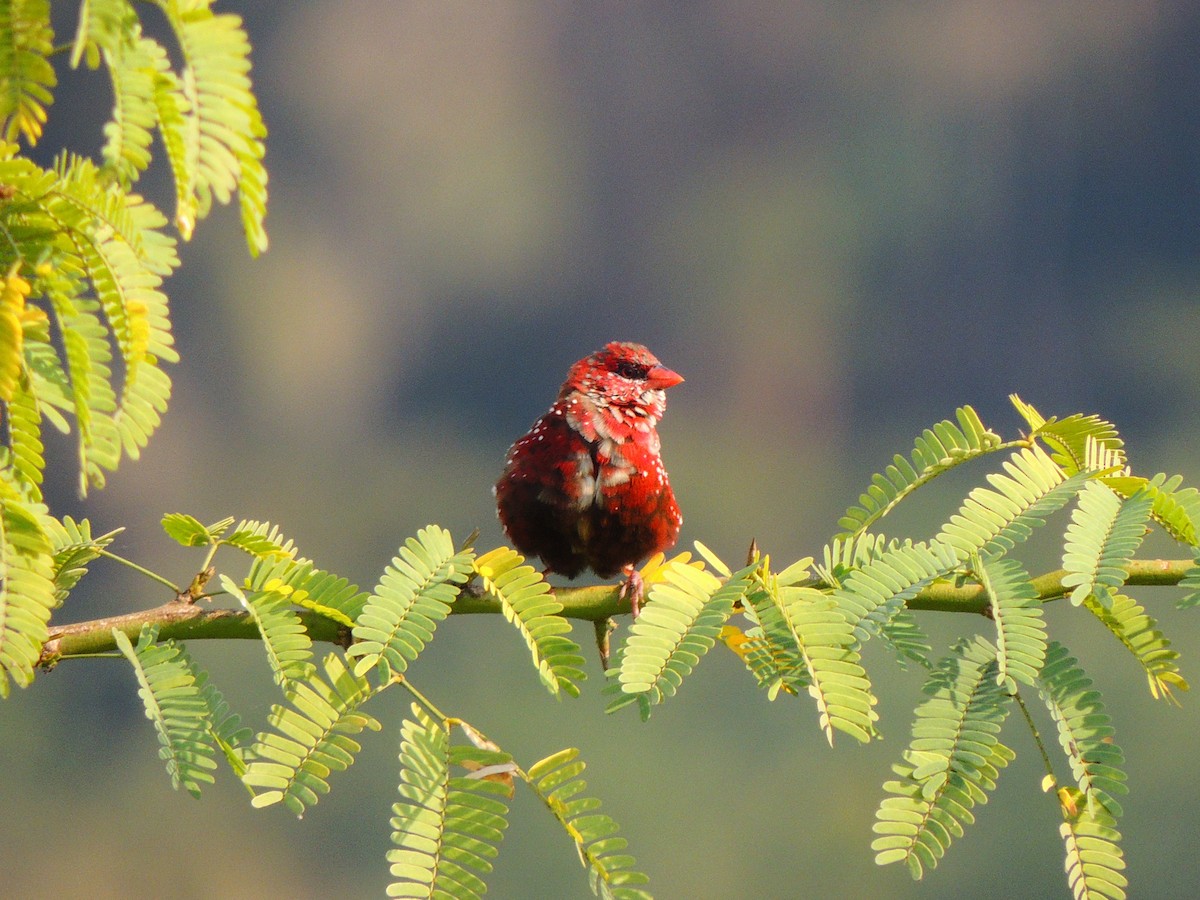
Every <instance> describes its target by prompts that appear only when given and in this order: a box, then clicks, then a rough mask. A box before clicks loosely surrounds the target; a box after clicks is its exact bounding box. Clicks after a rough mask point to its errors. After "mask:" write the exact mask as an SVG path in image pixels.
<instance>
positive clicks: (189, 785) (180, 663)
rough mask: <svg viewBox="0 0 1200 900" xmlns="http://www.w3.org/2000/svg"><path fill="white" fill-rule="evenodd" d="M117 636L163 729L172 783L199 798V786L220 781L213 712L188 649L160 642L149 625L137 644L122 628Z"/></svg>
mask: <svg viewBox="0 0 1200 900" xmlns="http://www.w3.org/2000/svg"><path fill="white" fill-rule="evenodd" d="M112 635H113V639H114V640H115V641H116V643H117V647H118V648H119V649H120V651H121V653H123V654H124V656H125V658H126V659H128V660H129V663H130V665H132V666H133V670H134V673H135V674H136V675H137V679H138V683H139V684H140V685H141V687H139V688H138V695H139V696H140V697H141V698H142V704H143V706H144V707H145V710H146V718H148V719H149V720H150V721H151V722H153V723H154V729H155V731H157V732H158V740H159V743H160V744H161V745H162V746H161V748H160V749H159V752H158V755H159V756H160V757H161V758H162V759H163V760H164V761H165V762H166V764H167V771H168V772H169V773H170V775H171V783H172V784H173V785H174V786H175V788H176V789H178V788H179V787H180V786H182V787H183V788H184V789H186V790H187V792H188V793H189V794H191V795H192V796H193V797H199V796H200V786H201V785H202V784H212V783H213V781H214V780H215V779H214V778H213V775H212V770H213V769H215V768H216V767H217V763H216V760H215V759H214V758H213V749H212V745H211V744H210V743H209V723H210V719H211V713H210V710H209V707H208V704H207V702H206V701H205V696H204V694H203V692H202V691H201V688H200V685H198V684H197V683H196V673H195V671H194V669H193V666H192V664H191V661H190V659H189V658H188V655H187V653H186V651H185V650H184V649H183V648H182V647H180V646H179V645H178V644H176V643H174V642H173V641H165V642H163V643H162V644H157V643H155V641H156V639H157V637H158V632H157V630H156V629H154V628H152V627H150V626H143V628H142V632H141V634H140V635H139V636H138V642H137V646H134V645H133V643H132V642H131V641H130V640H129V638H128V637H127V636H126V635H125V633H124V632H123V631H121V630H120V629H118V628H114V629H113V630H112Z"/></svg>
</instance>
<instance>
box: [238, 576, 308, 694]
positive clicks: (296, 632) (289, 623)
mask: <svg viewBox="0 0 1200 900" xmlns="http://www.w3.org/2000/svg"><path fill="white" fill-rule="evenodd" d="M221 586H222V587H223V588H224V589H225V591H226V592H227V593H229V594H230V595H231V596H233V597H234V598H235V599H236V600H237V601H238V603H240V604H241V605H242V607H243V608H244V609H245V610H246V611H247V612H248V613H250V617H251V618H253V619H254V624H256V625H257V626H258V631H259V634H260V635H261V636H262V642H263V648H264V649H265V650H266V651H267V661H268V662H269V663H270V664H271V671H272V672H273V673H274V675H275V681H276V683H277V684H285V683H287V682H289V681H304V680H307V679H310V678H312V677H313V675H314V674H315V673H316V666H315V665H314V664H313V662H312V655H313V651H312V640H311V639H310V638H309V636H308V632H307V631H306V630H305V629H304V623H303V622H301V621H300V616H298V615H297V614H296V612H295V610H293V609H292V594H293V589H292V587H291V586H290V585H288V584H286V583H284V582H283V581H281V580H280V579H275V580H273V581H269V582H267V584H266V585H264V586H263V589H262V590H260V591H254V592H253V593H251V594H249V595H247V594H246V593H245V592H243V591H242V590H241V588H239V587H238V586H237V585H236V584H235V583H234V582H233V580H232V579H231V578H229V576H227V575H222V576H221Z"/></svg>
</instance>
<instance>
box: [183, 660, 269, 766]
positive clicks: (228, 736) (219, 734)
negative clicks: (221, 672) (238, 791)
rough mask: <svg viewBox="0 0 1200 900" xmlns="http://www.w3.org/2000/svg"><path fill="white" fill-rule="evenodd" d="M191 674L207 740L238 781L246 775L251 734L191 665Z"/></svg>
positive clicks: (205, 676) (206, 674) (212, 686)
mask: <svg viewBox="0 0 1200 900" xmlns="http://www.w3.org/2000/svg"><path fill="white" fill-rule="evenodd" d="M192 671H193V674H194V675H195V679H196V687H197V688H198V689H199V690H200V696H201V697H203V698H204V705H205V706H206V707H207V708H208V736H209V738H210V739H211V740H212V741H213V742H214V743H215V744H216V745H217V748H218V749H219V750H220V751H221V752H222V753H223V754H225V760H226V761H227V762H228V763H229V767H230V768H231V769H233V773H234V774H235V775H237V777H238V778H241V777H242V776H243V775H245V774H246V749H247V747H248V746H249V741H250V739H251V738H252V737H253V736H254V732H253V731H251V730H250V729H249V728H248V727H247V726H245V725H243V724H242V719H241V716H239V715H238V714H237V713H235V712H233V711H232V710H231V709H230V708H229V704H228V703H227V702H226V701H225V697H224V696H223V695H222V694H221V692H220V690H218V689H217V686H216V685H215V684H213V683H212V682H211V681H210V680H209V678H208V673H207V672H205V671H204V670H202V669H199V668H198V667H196V666H195V664H194V663H193V665H192Z"/></svg>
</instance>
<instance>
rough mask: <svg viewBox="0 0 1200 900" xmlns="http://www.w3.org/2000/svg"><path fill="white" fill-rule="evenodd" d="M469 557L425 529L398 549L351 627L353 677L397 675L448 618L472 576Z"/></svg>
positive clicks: (443, 535)
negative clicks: (382, 672)
mask: <svg viewBox="0 0 1200 900" xmlns="http://www.w3.org/2000/svg"><path fill="white" fill-rule="evenodd" d="M472 557H473V554H472V553H471V551H469V550H464V551H461V552H456V551H455V549H454V541H453V540H452V539H451V537H450V532H448V531H446V530H445V529H444V528H440V527H438V526H437V525H430V526H428V527H427V528H422V529H421V530H420V531H418V532H417V536H416V537H415V538H409V539H408V540H407V541H405V543H404V546H402V547H400V549H399V551H398V552H397V554H396V556H394V557H392V562H391V565H389V566H388V567H387V569H386V571H385V572H384V573H383V577H382V578H381V579H380V581H379V584H378V585H377V586H376V588H375V591H374V592H373V593H372V594H371V597H370V599H369V600H368V601H367V604H366V606H365V607H364V608H363V610H362V613H361V614H360V615H359V616H358V618H357V620H356V624H355V626H354V640H355V643H354V645H353V646H352V647H351V648H350V649H349V651H347V654H346V655H347V656H349V657H351V658H357V659H358V663H357V665H356V666H355V669H354V671H355V673H356V674H358V675H362V674H364V673H365V672H368V671H370V670H371V669H373V668H375V667H376V666H379V665H380V664H381V663H382V664H383V665H384V666H386V668H387V670H388V671H389V672H390V673H394V674H397V675H399V674H401V673H403V672H404V671H405V670H406V669H407V668H408V664H409V663H410V662H412V661H413V660H414V659H416V658H417V656H418V654H420V652H421V651H422V650H423V649H424V648H425V645H426V644H427V643H429V641H430V640H431V639H432V638H433V631H434V629H435V628H437V623H438V622H440V621H441V620H442V619H444V618H446V616H447V615H449V614H450V604H451V603H453V602H454V598H455V597H457V596H458V591H459V585H461V584H463V583H464V582H465V581H466V580H467V577H468V575H469V573H470V572H471V560H472Z"/></svg>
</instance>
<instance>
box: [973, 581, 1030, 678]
mask: <svg viewBox="0 0 1200 900" xmlns="http://www.w3.org/2000/svg"><path fill="white" fill-rule="evenodd" d="M973 568H974V570H975V575H976V577H977V578H978V579H979V583H980V584H981V585H982V586H983V590H984V593H985V594H986V595H987V598H988V603H989V604H990V608H991V613H992V619H993V620H995V622H996V679H997V681H998V682H999V683H1000V684H1003V685H1005V686H1006V687H1007V688H1008V690H1010V691H1013V690H1015V689H1016V684H1015V681H1020V682H1023V683H1025V684H1029V685H1032V684H1034V680H1035V679H1036V678H1037V674H1038V672H1040V671H1041V669H1042V664H1043V663H1044V662H1045V660H1046V625H1045V621H1044V619H1043V618H1042V604H1041V601H1040V600H1039V599H1038V595H1037V591H1035V590H1034V587H1033V585H1032V584H1031V583H1030V581H1029V573H1027V572H1026V571H1025V570H1024V569H1023V568H1022V567H1021V564H1020V563H1018V562H1017V561H1016V560H1015V559H1012V558H1010V557H993V558H990V559H977V560H975V562H974V564H973ZM1010 679H1015V681H1012V680H1010Z"/></svg>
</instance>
